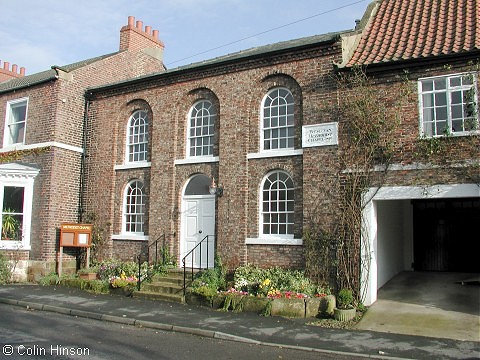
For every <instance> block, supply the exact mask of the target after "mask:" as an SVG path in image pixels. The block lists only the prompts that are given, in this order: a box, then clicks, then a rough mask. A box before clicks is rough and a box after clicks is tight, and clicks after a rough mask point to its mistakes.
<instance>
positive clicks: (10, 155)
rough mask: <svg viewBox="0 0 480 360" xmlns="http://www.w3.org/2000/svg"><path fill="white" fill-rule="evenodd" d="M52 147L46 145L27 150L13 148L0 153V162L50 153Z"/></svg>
mask: <svg viewBox="0 0 480 360" xmlns="http://www.w3.org/2000/svg"><path fill="white" fill-rule="evenodd" d="M51 148H52V147H51V146H44V147H40V148H35V149H26V150H12V151H7V152H4V153H0V164H6V163H10V162H14V161H17V160H21V159H23V158H25V157H27V156H30V155H33V156H39V155H42V154H45V153H48V152H49V151H50V149H51Z"/></svg>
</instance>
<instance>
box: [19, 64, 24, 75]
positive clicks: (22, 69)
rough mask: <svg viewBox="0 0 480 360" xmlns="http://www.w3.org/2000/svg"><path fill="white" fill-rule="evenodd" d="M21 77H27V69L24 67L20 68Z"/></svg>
mask: <svg viewBox="0 0 480 360" xmlns="http://www.w3.org/2000/svg"><path fill="white" fill-rule="evenodd" d="M20 75H22V76H25V68H24V67H23V66H22V67H21V68H20Z"/></svg>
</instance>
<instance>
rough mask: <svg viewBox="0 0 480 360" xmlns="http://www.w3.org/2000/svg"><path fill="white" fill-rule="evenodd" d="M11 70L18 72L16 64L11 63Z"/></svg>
mask: <svg viewBox="0 0 480 360" xmlns="http://www.w3.org/2000/svg"><path fill="white" fill-rule="evenodd" d="M12 72H14V73H15V74H16V73H17V72H18V65H17V64H13V65H12Z"/></svg>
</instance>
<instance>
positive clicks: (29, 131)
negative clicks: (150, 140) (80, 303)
mask: <svg viewBox="0 0 480 360" xmlns="http://www.w3.org/2000/svg"><path fill="white" fill-rule="evenodd" d="M163 48H164V45H163V43H162V42H161V41H160V40H159V39H158V31H157V30H154V31H152V30H151V28H150V27H149V26H147V27H145V28H143V24H142V22H141V21H137V22H136V23H135V19H134V18H133V17H129V19H128V24H127V25H126V26H124V27H122V29H121V30H120V47H119V51H118V52H115V53H112V54H107V55H103V56H99V57H96V58H93V59H88V60H84V61H80V62H78V63H75V64H70V65H66V66H52V68H51V69H49V70H46V71H43V72H40V73H36V74H32V75H27V76H25V69H24V68H21V69H20V72H18V67H17V65H13V66H12V69H11V70H10V65H9V64H8V63H7V62H4V69H2V70H1V71H0V76H1V78H0V79H1V80H3V82H1V83H0V113H1V114H4V115H5V120H4V121H2V122H1V124H0V132H1V133H2V134H3V137H2V147H1V149H0V156H1V157H2V164H1V165H0V186H1V189H0V190H1V191H0V193H1V199H0V200H1V201H2V202H3V206H2V219H3V224H4V225H5V224H6V223H7V222H8V221H7V220H5V219H7V218H10V219H12V218H13V219H14V220H13V222H14V223H16V224H17V225H16V228H15V230H12V231H10V233H7V232H6V231H3V232H2V239H1V240H0V249H2V250H3V252H6V253H8V254H10V255H11V256H12V257H14V258H15V259H16V260H21V264H20V266H17V269H18V268H22V269H23V270H26V269H27V268H28V267H29V266H30V267H32V266H31V265H33V264H34V263H35V262H36V261H38V262H40V265H39V266H40V267H41V268H44V269H52V270H55V262H56V256H57V250H58V228H59V225H60V223H61V222H76V221H78V219H79V210H81V209H79V203H80V199H79V194H80V173H81V168H82V159H83V155H84V150H83V147H84V146H83V143H84V138H83V124H84V116H83V114H84V106H85V100H84V94H85V89H86V88H88V87H90V86H98V85H100V84H106V83H111V82H115V81H119V80H123V79H127V78H133V77H137V76H141V75H145V74H150V73H154V72H155V73H156V72H160V71H162V70H163V69H164V65H163V61H162V54H163ZM2 229H4V230H5V229H6V227H5V226H4V227H2Z"/></svg>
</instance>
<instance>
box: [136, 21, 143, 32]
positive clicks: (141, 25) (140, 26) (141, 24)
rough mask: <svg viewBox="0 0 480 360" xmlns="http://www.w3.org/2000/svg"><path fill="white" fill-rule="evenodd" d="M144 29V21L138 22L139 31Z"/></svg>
mask: <svg viewBox="0 0 480 360" xmlns="http://www.w3.org/2000/svg"><path fill="white" fill-rule="evenodd" d="M142 28H143V21H140V20H139V21H137V29H138V30H142Z"/></svg>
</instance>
